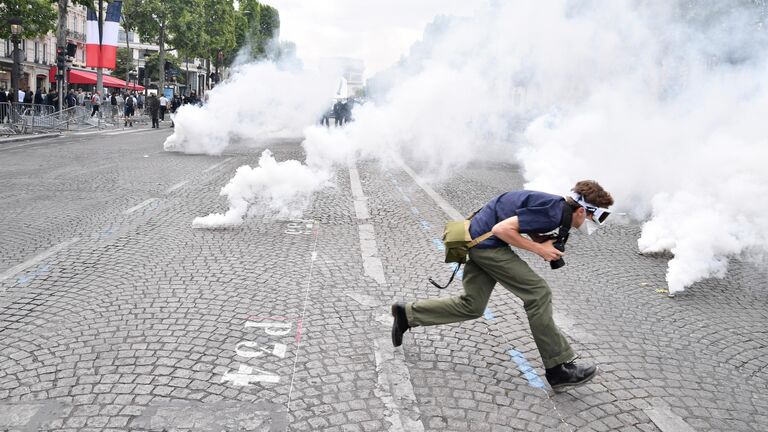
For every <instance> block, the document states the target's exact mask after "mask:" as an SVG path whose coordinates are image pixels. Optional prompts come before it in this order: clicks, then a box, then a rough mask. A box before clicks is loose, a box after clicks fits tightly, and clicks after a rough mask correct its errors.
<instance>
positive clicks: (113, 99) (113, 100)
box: [109, 91, 117, 117]
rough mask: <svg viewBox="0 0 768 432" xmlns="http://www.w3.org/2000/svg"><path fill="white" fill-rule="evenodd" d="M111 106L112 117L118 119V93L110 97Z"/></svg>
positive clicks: (113, 93)
mask: <svg viewBox="0 0 768 432" xmlns="http://www.w3.org/2000/svg"><path fill="white" fill-rule="evenodd" d="M109 105H110V107H111V108H112V109H111V112H112V117H117V92H116V91H114V92H112V96H110V97H109Z"/></svg>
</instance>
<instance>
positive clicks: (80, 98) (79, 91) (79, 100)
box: [77, 89, 85, 106]
mask: <svg viewBox="0 0 768 432" xmlns="http://www.w3.org/2000/svg"><path fill="white" fill-rule="evenodd" d="M77 104H78V105H80V106H85V93H83V90H82V89H77Z"/></svg>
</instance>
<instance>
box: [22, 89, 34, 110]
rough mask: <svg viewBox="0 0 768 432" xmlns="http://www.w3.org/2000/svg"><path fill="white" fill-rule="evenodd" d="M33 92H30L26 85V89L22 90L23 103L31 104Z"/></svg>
mask: <svg viewBox="0 0 768 432" xmlns="http://www.w3.org/2000/svg"><path fill="white" fill-rule="evenodd" d="M34 97H35V94H34V93H33V92H32V89H31V88H29V86H27V90H26V91H25V92H24V103H25V104H29V105H32V102H34Z"/></svg>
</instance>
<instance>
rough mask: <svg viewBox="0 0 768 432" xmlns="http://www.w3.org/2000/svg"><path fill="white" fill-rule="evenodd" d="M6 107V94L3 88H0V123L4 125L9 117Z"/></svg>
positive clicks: (7, 105)
mask: <svg viewBox="0 0 768 432" xmlns="http://www.w3.org/2000/svg"><path fill="white" fill-rule="evenodd" d="M8 107H9V104H8V94H7V93H6V92H5V87H3V88H0V123H5V119H6V117H9V115H8V114H9V113H8Z"/></svg>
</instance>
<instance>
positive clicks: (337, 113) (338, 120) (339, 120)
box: [333, 100, 344, 126]
mask: <svg viewBox="0 0 768 432" xmlns="http://www.w3.org/2000/svg"><path fill="white" fill-rule="evenodd" d="M343 110H344V108H343V107H342V104H341V100H337V101H336V103H334V104H333V119H334V121H333V124H334V126H341V125H342V124H343V121H344V114H343Z"/></svg>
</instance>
